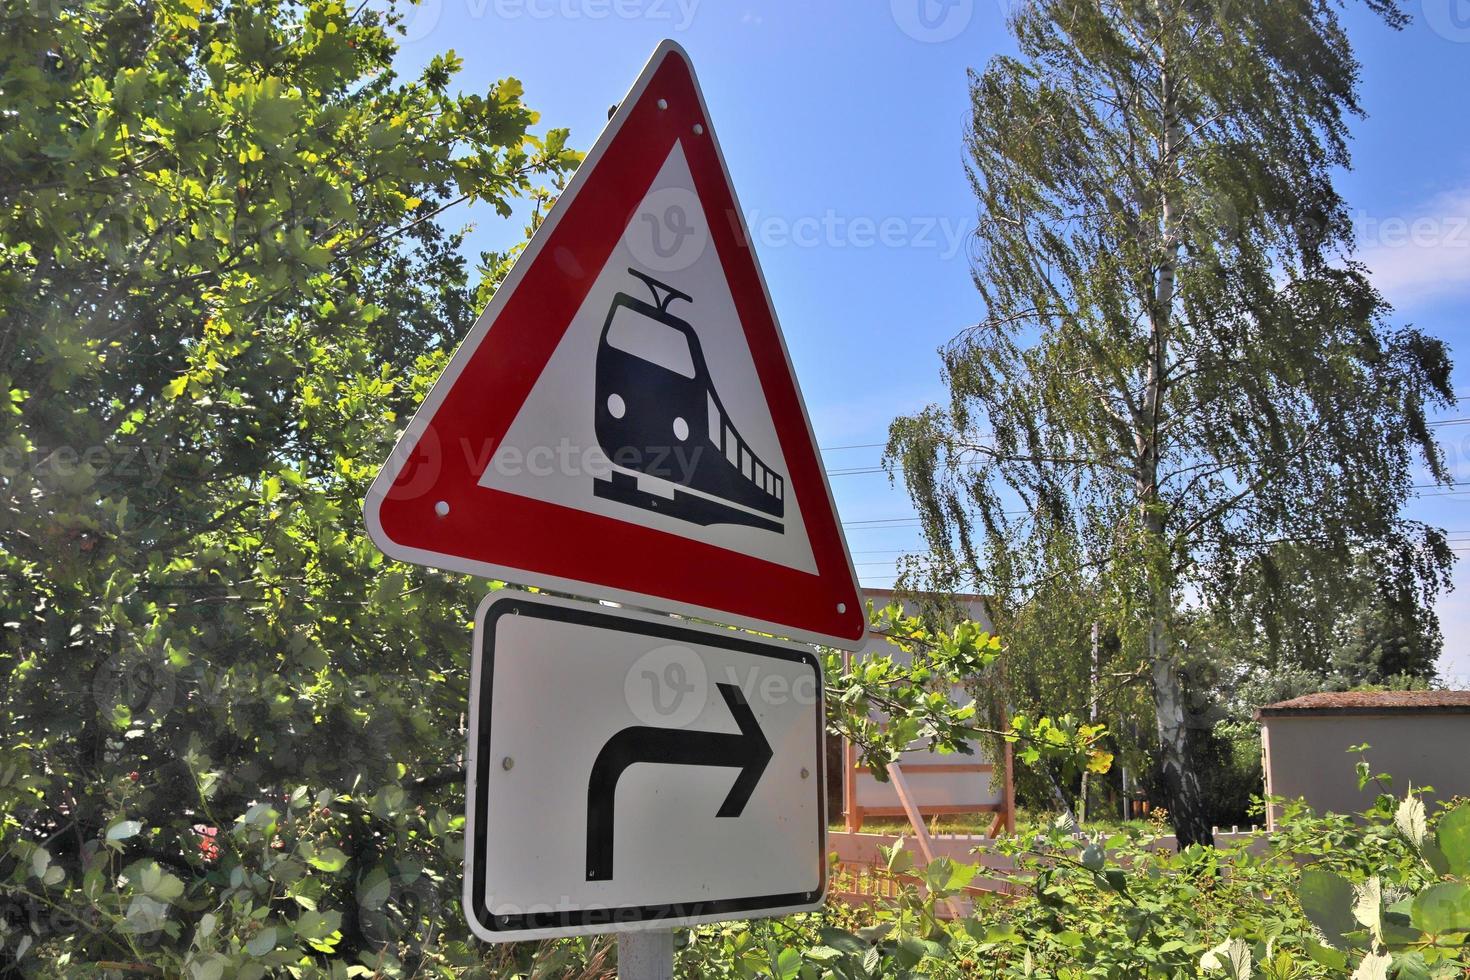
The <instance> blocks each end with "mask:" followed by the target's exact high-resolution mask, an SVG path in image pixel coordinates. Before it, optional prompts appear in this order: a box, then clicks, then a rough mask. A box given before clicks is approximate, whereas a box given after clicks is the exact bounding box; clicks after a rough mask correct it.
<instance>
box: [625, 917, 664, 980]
mask: <svg viewBox="0 0 1470 980" xmlns="http://www.w3.org/2000/svg"><path fill="white" fill-rule="evenodd" d="M673 978H674V932H673V930H672V929H658V930H655V931H652V932H625V933H622V934H620V935H619V936H618V980H673Z"/></svg>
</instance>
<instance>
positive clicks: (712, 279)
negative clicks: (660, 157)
mask: <svg viewBox="0 0 1470 980" xmlns="http://www.w3.org/2000/svg"><path fill="white" fill-rule="evenodd" d="M697 204H698V199H697V198H695V197H694V180H693V177H692V176H691V175H690V173H689V164H688V162H687V160H686V159H685V156H684V150H683V148H682V146H680V145H679V144H675V146H674V149H673V151H672V152H671V153H670V154H669V157H668V160H667V161H666V162H665V163H664V166H663V168H662V169H661V170H660V171H659V175H658V177H657V178H656V179H655V180H654V183H653V186H652V188H650V190H649V192H648V194H647V195H646V196H645V197H644V199H643V201H642V202H641V203H640V205H639V207H638V210H637V211H636V212H635V214H634V215H633V220H632V221H631V222H629V224H628V227H627V230H626V231H625V232H624V234H623V236H622V238H621V240H620V241H619V242H618V244H617V246H616V247H615V248H614V249H613V252H612V255H611V256H610V257H609V258H608V261H607V262H606V263H605V264H604V265H603V268H602V272H601V273H600V274H599V275H598V276H597V280H596V282H595V283H594V284H593V286H592V288H591V289H590V290H588V292H587V299H586V300H585V301H583V303H582V307H581V309H579V310H578V311H577V315H576V316H575V317H574V318H573V319H572V323H571V325H570V326H569V327H568V328H567V332H566V333H565V335H563V337H562V339H561V343H560V344H558V345H557V348H556V352H555V353H554V354H552V355H551V360H550V361H548V362H547V364H546V368H545V370H544V371H543V372H542V373H541V377H540V378H539V379H537V381H536V384H535V385H534V386H533V387H532V389H531V394H530V396H529V397H528V398H527V399H526V403H525V404H524V405H523V406H522V407H521V410H520V412H519V413H518V414H517V415H516V419H515V421H514V422H513V423H512V424H511V427H510V430H509V431H508V432H507V433H506V436H505V439H504V441H503V442H502V443H501V445H500V448H499V449H498V450H497V451H496V453H495V455H494V456H493V457H492V459H491V462H490V465H489V466H487V467H486V468H485V472H484V473H483V474H482V475H481V476H480V481H479V482H480V485H481V486H483V487H489V488H491V489H497V490H504V491H506V492H507V493H514V494H519V495H521V496H525V497H533V498H537V499H540V500H546V501H550V502H552V503H557V504H561V505H563V506H566V507H571V508H575V509H577V510H582V511H588V512H590V513H594V514H601V515H604V516H606V517H609V518H612V519H614V520H635V521H638V522H640V523H642V524H645V525H646V526H648V527H653V528H657V529H659V530H661V531H666V532H667V533H669V534H677V535H679V536H681V537H685V538H690V539H692V540H695V541H703V542H706V543H708V544H713V545H715V546H717V547H720V548H725V549H728V550H743V551H745V552H746V553H747V554H750V555H752V556H754V557H758V558H763V559H765V560H767V561H771V562H776V563H777V564H780V565H784V566H786V567H788V568H795V569H800V570H802V571H805V572H808V573H810V572H815V571H816V562H815V560H814V559H813V556H812V550H811V545H810V543H809V542H808V540H807V536H806V524H805V523H804V522H803V521H802V519H801V506H800V504H801V501H800V499H799V496H798V494H796V493H795V492H791V493H787V492H786V490H785V483H786V480H785V476H786V474H787V473H788V472H789V470H788V468H787V465H786V458H785V456H784V455H783V454H782V452H781V443H780V440H779V439H778V438H777V436H776V426H775V423H774V421H773V420H772V419H771V413H770V410H769V408H768V407H767V406H766V400H765V397H764V395H763V393H762V390H761V386H760V379H759V378H758V377H757V376H756V372H755V363H754V362H753V361H752V360H751V356H750V350H749V348H748V347H747V345H746V340H745V331H744V330H742V329H741V327H740V318H739V314H738V313H737V312H736V310H735V303H734V300H733V299H732V298H731V296H730V287H729V284H728V283H727V282H726V281H725V274H724V269H723V267H722V266H721V265H720V260H719V256H718V255H717V254H716V253H715V250H714V249H713V248H710V247H708V241H709V229H708V227H706V226H705V224H704V216H703V214H702V212H700V211H699V210H697V209H696V207H697ZM675 209H678V210H675ZM674 214H680V215H682V216H683V217H682V218H674V217H672V215H674ZM669 224H674V225H675V227H676V228H677V229H678V230H677V232H670V231H669V230H668V225H669ZM659 247H661V248H662V249H663V250H664V251H665V253H666V254H665V255H664V256H662V261H661V262H659V263H658V264H659V265H661V266H664V268H660V269H658V270H657V272H656V275H657V276H658V277H660V278H658V279H654V280H653V281H654V282H659V283H662V284H666V285H669V286H670V287H675V286H676V287H677V288H678V290H679V291H680V292H683V293H685V294H687V295H688V296H689V297H690V299H689V300H674V301H673V302H671V303H670V304H669V306H668V308H667V309H666V310H665V312H666V313H667V314H668V315H669V316H670V317H671V318H672V319H675V320H678V321H681V323H682V324H683V325H684V326H686V327H687V328H688V329H689V330H691V331H692V333H693V336H692V337H690V336H688V335H686V334H684V333H682V332H681V331H679V330H677V329H675V328H673V327H670V326H668V325H666V324H665V323H663V322H661V321H660V320H658V319H656V318H651V317H648V316H643V315H641V314H640V312H639V311H638V309H637V308H636V307H635V306H634V305H633V304H630V303H628V299H630V298H631V299H633V300H635V301H646V302H647V303H648V304H649V305H653V304H655V303H656V302H657V299H656V297H655V295H654V292H655V287H652V286H650V285H649V284H648V283H646V282H644V281H641V280H640V279H639V278H638V277H637V276H636V275H635V274H634V273H633V272H630V270H637V271H640V272H641V271H643V270H644V269H647V268H648V267H649V265H650V262H649V261H648V258H649V257H653V258H655V259H658V258H659V255H658V251H657V250H656V249H657V248H659ZM645 274H646V275H648V273H645ZM649 278H650V279H652V278H653V276H652V275H649ZM604 328H606V330H604ZM604 334H606V336H604ZM620 342H621V343H622V344H623V347H629V348H633V350H631V351H629V350H624V349H623V348H622V347H619V346H618V345H619V343H620ZM630 354H631V355H632V356H633V357H634V358H636V360H635V361H634V362H632V365H633V367H634V371H633V372H623V373H622V374H621V375H620V372H619V368H620V367H624V366H626V364H617V363H610V362H612V361H624V362H626V359H627V357H628V356H629V355H630ZM640 355H641V356H640ZM639 362H642V363H648V364H652V365H653V366H654V368H655V369H656V370H655V371H650V372H647V373H648V374H651V375H653V378H648V377H638V374H639V373H640V372H638V370H637V368H638V367H639ZM704 369H707V371H708V376H707V377H702V376H700V375H702V374H703V373H704ZM659 373H663V374H665V375H666V378H665V379H664V380H666V381H667V382H669V383H667V384H663V385H660V384H658V383H657V378H658V374H659ZM620 376H621V377H623V379H624V382H623V384H621V385H620V384H618V383H617V382H616V381H615V380H614V379H616V378H618V377H620ZM599 382H601V383H599ZM640 382H641V384H640ZM706 388H707V389H708V390H709V391H712V392H714V394H713V395H710V394H707V393H706V391H705V390H704V389H706ZM567 392H586V393H588V395H587V396H584V397H580V398H568V397H567ZM679 394H686V395H688V396H692V397H685V398H684V399H683V401H684V404H680V399H679V397H678V395H679ZM715 398H718V399H719V403H720V404H719V405H718V406H717V405H715V404H714V399H715ZM721 406H722V407H723V411H722V410H721ZM614 410H616V411H617V413H618V414H617V416H616V417H614V415H613V413H614ZM640 415H641V416H643V417H641V418H640V417H639V416H640ZM599 420H600V422H601V425H602V426H603V427H604V430H605V431H604V432H603V435H605V436H608V437H609V438H608V439H607V440H601V439H599V438H598V435H599V433H598V431H597V429H598V424H599ZM618 428H622V429H625V430H626V432H627V435H626V436H624V435H620V434H619V433H617V432H616V431H615V430H616V429H618ZM696 429H697V430H699V431H695V430H696ZM609 430H611V431H609ZM727 435H730V436H731V438H726V436H727ZM537 447H544V448H541V449H540V450H539V452H538V448H537ZM553 450H554V451H553ZM619 450H623V457H622V458H621V459H620V460H618V461H617V462H615V461H614V458H613V457H614V456H616V455H617V454H618V452H619ZM701 467H703V468H706V469H715V468H717V469H719V470H720V471H721V473H720V474H719V475H722V476H726V477H727V480H726V481H725V482H726V483H727V484H729V483H731V482H734V483H736V484H737V486H738V487H739V489H740V490H743V491H747V492H746V493H745V494H744V495H743V497H740V496H737V495H736V494H733V493H726V494H720V493H718V492H712V491H708V490H704V491H702V490H700V489H698V485H697V484H698V477H699V473H698V470H699V469H700V468H701ZM619 474H621V477H622V478H623V479H624V480H625V481H626V479H627V478H629V477H631V478H632V479H633V481H634V484H633V485H634V492H633V494H632V496H631V499H621V498H620V497H618V496H613V495H610V494H609V493H608V490H609V489H610V486H609V485H610V484H612V483H613V481H614V480H616V479H618V478H619ZM778 481H779V482H780V483H781V484H782V491H781V494H780V495H779V496H778V495H777V494H776V493H775V492H774V490H775V487H776V484H777V482H778ZM640 485H641V486H642V489H641V490H639V489H638V487H639V486H640ZM599 491H602V492H601V493H600V494H599ZM689 498H692V499H691V504H692V506H693V507H694V508H696V509H698V510H699V511H701V512H702V511H705V510H714V509H720V510H725V509H728V512H724V513H719V514H717V515H715V516H716V518H717V521H716V523H709V524H706V523H702V522H700V521H695V520H689V519H688V517H687V516H686V515H683V514H681V513H680V511H679V508H680V504H681V502H682V501H683V500H685V499H689ZM744 498H749V499H751V500H752V501H758V502H760V503H767V504H780V505H781V506H780V508H779V513H776V512H775V511H776V508H775V507H768V508H767V509H766V510H762V509H760V508H759V507H758V506H754V505H752V503H742V502H741V501H742V499H744ZM696 501H697V502H696ZM747 517H748V518H749V522H748V523H736V522H739V521H742V519H744V518H747ZM727 521H728V523H727Z"/></svg>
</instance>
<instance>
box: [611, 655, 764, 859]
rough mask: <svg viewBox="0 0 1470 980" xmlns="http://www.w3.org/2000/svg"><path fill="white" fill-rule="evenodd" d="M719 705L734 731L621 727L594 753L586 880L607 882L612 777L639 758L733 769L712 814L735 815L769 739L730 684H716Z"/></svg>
mask: <svg viewBox="0 0 1470 980" xmlns="http://www.w3.org/2000/svg"><path fill="white" fill-rule="evenodd" d="M715 686H716V687H718V688H719V689H720V694H721V695H723V696H724V698H725V705H726V706H727V707H728V708H729V709H730V714H731V715H732V716H733V717H734V719H735V724H736V725H738V726H740V734H738V735H730V734H727V733H725V732H689V731H685V730H683V729H680V728H650V727H647V726H635V727H633V728H624V729H623V730H622V731H620V732H618V733H617V734H616V735H614V736H613V737H612V738H610V739H608V740H607V744H606V745H604V746H603V747H602V751H601V752H598V753H597V761H596V762H594V763H593V764H592V778H591V779H589V780H588V781H587V880H588V881H611V880H612V876H613V810H614V804H615V801H616V798H617V789H618V779H619V778H620V777H621V776H622V775H623V770H625V769H627V768H628V767H629V766H632V765H636V764H638V763H640V762H656V763H663V764H665V765H672V766H721V767H727V768H732V769H733V768H738V769H739V770H740V775H739V776H737V777H736V779H735V785H733V786H731V787H730V792H729V793H728V794H726V796H725V802H724V803H722V804H720V810H719V812H718V813H716V814H715V816H717V817H738V816H740V814H741V813H742V812H744V810H745V804H746V803H747V802H748V801H749V800H750V795H751V794H752V793H754V792H755V787H756V784H757V783H759V782H760V779H761V774H762V773H764V772H765V771H766V764H767V763H768V762H770V761H771V743H770V742H767V741H766V736H765V733H764V732H762V731H761V726H760V723H759V722H757V721H756V720H755V713H754V712H752V711H751V710H750V705H749V704H747V703H746V701H745V695H744V693H742V692H741V690H740V688H739V687H738V686H737V685H735V684H717V685H715Z"/></svg>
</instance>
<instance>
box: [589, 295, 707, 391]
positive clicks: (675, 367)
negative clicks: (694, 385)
mask: <svg viewBox="0 0 1470 980" xmlns="http://www.w3.org/2000/svg"><path fill="white" fill-rule="evenodd" d="M607 342H608V343H609V344H611V345H612V346H613V347H616V348H617V349H618V350H620V351H623V352H624V353H627V354H632V355H633V356H634V357H641V358H642V359H643V360H645V361H648V362H649V363H651V364H657V365H658V366H659V367H661V368H664V369H666V370H669V371H673V372H674V373H675V374H680V375H683V376H684V377H686V378H693V377H694V356H693V355H692V354H690V353H689V338H688V337H686V336H684V334H682V333H680V332H679V331H678V330H675V329H674V328H673V327H671V326H668V325H667V324H663V323H660V322H658V321H657V320H655V319H654V318H653V317H651V316H647V315H645V314H642V313H639V312H638V311H636V310H634V309H631V308H629V307H626V306H619V307H618V308H617V311H616V312H615V313H613V321H612V323H610V324H609V325H608V328H607Z"/></svg>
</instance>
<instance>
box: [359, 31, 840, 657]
mask: <svg viewBox="0 0 1470 980" xmlns="http://www.w3.org/2000/svg"><path fill="white" fill-rule="evenodd" d="M364 514H365V517H366V521H367V528H368V533H369V535H370V536H371V537H372V540H373V541H374V543H376V544H377V546H378V547H379V548H381V549H382V550H383V552H384V553H386V554H387V555H389V556H390V557H393V558H397V559H401V560H403V561H409V562H414V563H417V564H421V565H429V566H432V567H435V568H444V569H448V570H452V571H459V572H468V573H471V574H475V575H484V576H488V577H493V578H502V579H505V580H508V581H512V582H516V583H519V584H523V585H534V586H541V587H545V588H551V589H558V590H562V591H568V592H573V593H576V594H579V595H584V596H589V597H595V598H605V599H611V600H616V601H623V602H629V603H633V604H637V605H642V606H648V607H651V608H656V609H663V610H667V611H670V612H675V613H683V614H687V615H693V616H700V617H704V618H708V619H713V620H716V621H719V622H725V623H730V624H733V625H739V626H745V627H749V628H752V629H757V630H761V631H764V632H770V633H775V634H778V635H782V636H789V637H794V638H798V639H804V640H810V641H814V642H819V643H827V644H831V645H835V646H841V647H847V648H855V647H856V646H857V645H859V644H860V642H861V641H862V639H863V637H864V632H865V621H864V615H863V609H862V606H861V601H860V599H859V596H858V591H857V581H856V577H855V576H854V574H853V568H852V560H851V558H850V557H849V556H848V553H847V544H846V541H845V540H844V538H843V535H842V528H841V525H840V524H839V523H838V520H837V514H836V510H835V508H834V506H833V503H832V494H831V490H830V488H829V487H828V485H827V478H826V473H825V472H824V471H823V469H822V464H821V461H820V458H819V456H818V453H817V449H816V443H815V440H814V439H813V437H812V430H811V423H810V422H809V420H808V419H807V415H806V408H805V406H804V405H803V404H802V400H801V393H800V391H798V389H797V386H796V379H795V377H794V375H793V374H792V370H791V363H790V359H789V358H788V356H787V353H786V345H785V343H784V341H783V340H782V338H781V330H780V327H779V326H778V325H777V322H776V317H775V314H774V312H773V310H772V308H771V302H770V297H769V294H768V293H767V291H766V285H765V280H764V279H763V278H762V276H761V273H760V268H759V266H758V265H757V263H756V258H755V253H754V251H753V250H752V249H751V246H750V239H749V236H748V234H747V233H746V228H745V222H744V218H743V215H742V212H741V211H740V207H739V205H738V204H737V202H736V199H735V192H734V190H733V188H732V186H731V184H730V177H729V174H728V172H727V171H726V169H725V164H724V159H723V157H722V156H721V154H720V150H719V145H718V144H717V143H716V141H715V136H714V132H713V130H712V129H711V128H710V124H709V116H708V114H707V112H706V110H705V106H704V101H703V98H702V97H701V95H700V92H699V86H698V83H697V82H696V81H695V78H694V73H693V70H692V69H691V67H690V64H689V60H688V56H687V55H686V54H685V53H684V51H683V49H682V48H680V47H679V46H678V45H677V44H674V43H673V42H672V41H665V42H664V43H663V44H662V45H660V46H659V48H658V50H657V51H655V52H654V55H653V58H652V60H651V61H650V62H649V63H648V66H647V67H646V68H645V69H644V71H643V74H642V75H641V76H639V78H638V82H637V83H636V84H635V85H634V86H633V89H632V91H631V92H630V93H629V94H628V97H627V98H626V99H625V100H624V101H623V102H622V103H621V104H620V106H619V108H618V110H617V112H616V113H615V114H614V116H613V118H612V120H611V121H610V122H609V123H608V126H607V129H606V130H605V131H604V132H603V134H602V136H601V137H600V138H599V139H598V141H597V145H596V146H594V147H593V149H592V151H591V152H590V153H589V154H588V155H587V158H586V160H585V161H584V162H583V163H582V165H581V167H580V168H579V169H578V170H577V173H576V176H575V177H574V178H573V180H572V181H571V183H570V185H569V186H568V187H567V189H566V190H565V192H563V194H562V195H561V197H560V199H559V200H558V201H557V203H556V206H555V207H554V208H553V209H552V210H551V212H550V214H549V215H548V216H547V218H546V220H545V222H544V223H543V224H542V226H541V228H540V229H539V230H538V231H537V233H536V235H535V237H534V238H533V239H532V240H531V242H530V244H529V245H528V246H527V248H526V251H525V254H524V255H522V256H521V258H520V260H519V261H518V262H517V263H516V265H515V268H514V269H513V270H512V272H511V274H510V275H509V277H507V279H506V281H505V283H504V284H503V285H502V286H501V287H500V289H499V290H498V291H497V292H496V294H495V298H494V299H493V300H492V301H491V303H490V306H489V308H487V309H486V311H485V313H484V314H483V315H482V316H481V317H480V319H479V320H478V321H477V322H476V323H475V325H474V327H473V328H472V329H471V330H470V333H469V336H468V337H466V338H465V341H464V343H463V344H461V345H460V348H459V350H458V351H456V352H455V355H454V357H453V359H452V360H451V361H450V363H449V365H448V367H446V368H445V370H444V374H443V375H442V376H441V377H440V378H439V380H438V382H437V383H436V384H435V385H434V389H433V390H432V391H431V392H430V393H429V396H428V398H426V399H425V400H424V403H423V405H422V406H421V407H420V409H419V411H418V413H417V414H416V415H415V416H414V419H413V421H412V422H411V423H410V424H409V426H408V428H407V430H406V431H405V432H404V433H403V436H402V437H401V438H400V440H399V442H398V445H397V447H396V448H395V449H394V451H393V455H392V456H391V457H390V458H389V460H388V462H387V463H386V464H385V465H384V466H383V470H382V472H381V473H380V474H379V475H378V478H377V480H375V481H374V482H373V485H372V488H371V489H370V490H369V492H368V496H367V500H366V501H365V503H364Z"/></svg>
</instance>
